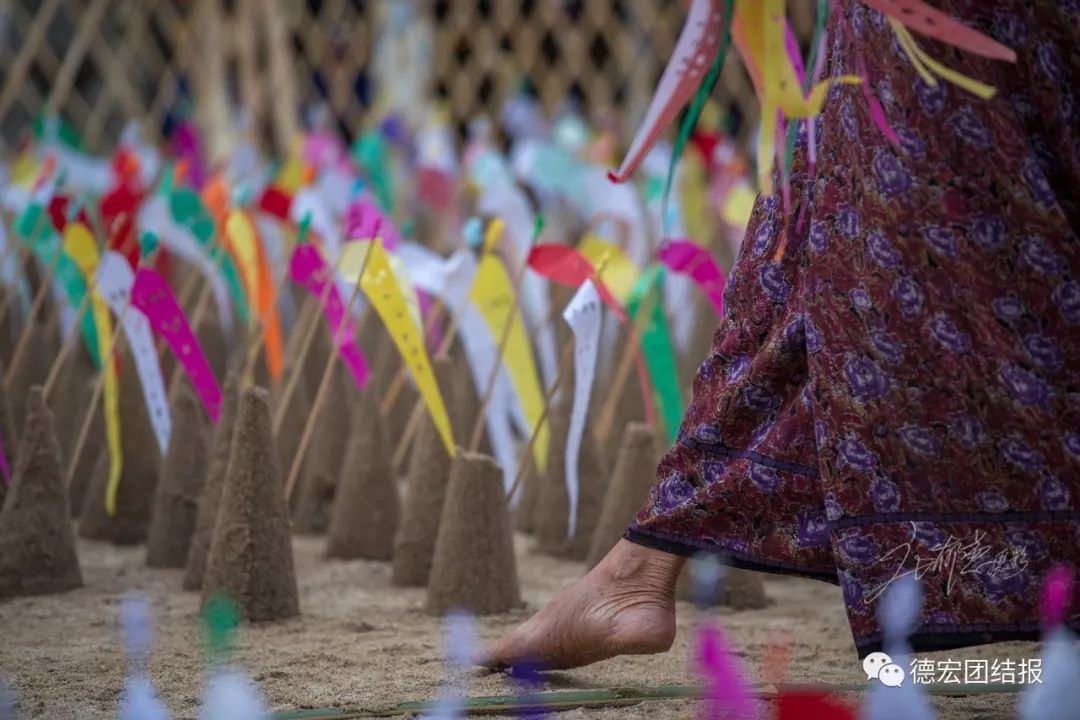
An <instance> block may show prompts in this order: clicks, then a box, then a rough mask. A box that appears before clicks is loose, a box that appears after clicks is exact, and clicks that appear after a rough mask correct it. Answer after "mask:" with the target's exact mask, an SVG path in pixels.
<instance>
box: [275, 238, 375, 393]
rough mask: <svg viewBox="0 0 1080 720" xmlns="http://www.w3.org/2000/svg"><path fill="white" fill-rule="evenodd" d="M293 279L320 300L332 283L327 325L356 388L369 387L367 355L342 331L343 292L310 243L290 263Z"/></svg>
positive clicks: (326, 307) (325, 308) (302, 245)
mask: <svg viewBox="0 0 1080 720" xmlns="http://www.w3.org/2000/svg"><path fill="white" fill-rule="evenodd" d="M289 275H290V276H291V277H292V279H293V281H294V282H298V283H300V284H301V285H303V286H304V289H306V290H307V291H308V292H309V293H311V294H312V295H313V296H314V297H315V298H316V299H321V298H322V297H323V292H324V291H325V290H326V284H327V283H328V282H329V283H331V285H330V288H329V292H327V294H326V302H325V303H324V304H323V306H322V311H323V314H324V315H325V316H326V322H327V324H328V325H329V326H330V331H331V332H332V333H333V336H334V337H335V338H336V339H337V341H338V342H337V346H338V352H339V353H341V359H342V360H344V361H345V365H346V367H348V368H349V372H350V373H351V374H352V376H353V380H354V381H355V382H356V387H358V388H360V389H361V390H362V389H363V388H364V385H366V384H367V379H368V366H367V361H366V360H365V359H364V353H363V352H361V351H360V346H359V345H357V344H356V338H355V337H353V334H352V333H350V332H348V331H347V330H341V327H342V325H343V324H344V323H346V322H347V320H346V318H345V303H344V302H343V301H342V299H341V291H340V290H338V288H337V285H336V284H333V280H332V277H331V275H332V271H331V268H329V267H328V266H327V265H326V261H325V260H323V257H322V255H321V254H320V253H319V249H318V248H317V247H315V246H314V245H311V244H310V243H300V244H299V245H297V246H296V249H294V250H293V254H292V260H290V262H289Z"/></svg>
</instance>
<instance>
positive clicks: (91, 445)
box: [53, 378, 108, 520]
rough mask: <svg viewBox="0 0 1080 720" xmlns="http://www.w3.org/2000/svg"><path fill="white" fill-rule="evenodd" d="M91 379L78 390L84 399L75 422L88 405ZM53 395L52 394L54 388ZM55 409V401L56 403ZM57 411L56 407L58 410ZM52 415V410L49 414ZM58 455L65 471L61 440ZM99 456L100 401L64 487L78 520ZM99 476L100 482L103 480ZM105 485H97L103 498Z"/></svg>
mask: <svg viewBox="0 0 1080 720" xmlns="http://www.w3.org/2000/svg"><path fill="white" fill-rule="evenodd" d="M94 382H95V380H94V379H92V378H91V379H89V380H87V381H86V383H85V384H84V385H83V389H82V393H83V397H84V398H85V402H84V403H83V404H82V410H81V411H80V412H79V415H78V421H79V422H82V418H83V417H84V415H85V413H86V411H87V408H88V407H89V403H90V397H91V396H92V394H93V386H94ZM53 395H54V396H55V395H56V392H55V391H54V393H53ZM57 408H59V404H58V405H57ZM58 411H59V410H58ZM53 414H54V415H55V414H56V412H54V413H53ZM73 432H75V433H78V432H79V429H78V428H76V429H75V430H74V431H73ZM74 443H75V438H72V439H71V440H70V441H69V444H70V445H74ZM60 451H61V456H63V457H64V468H65V470H66V469H67V468H69V467H70V466H71V458H70V457H67V456H64V455H63V442H62V441H61V447H60ZM74 451H75V448H74V447H71V448H69V450H68V454H69V455H70V454H71V453H73V452H74ZM102 455H108V450H107V449H106V441H105V418H104V417H103V416H102V414H101V404H100V401H99V403H98V405H97V406H96V407H95V409H94V415H93V417H92V418H91V420H90V428H89V430H88V431H87V435H86V442H85V443H83V449H82V453H81V454H80V455H79V461H78V463H76V465H75V473H74V475H72V477H71V484H70V485H69V486H68V500H69V501H70V502H71V507H72V508H77V510H75V511H74V512H76V513H77V517H78V518H79V519H80V520H81V519H82V514H83V510H84V509H85V508H86V496H87V493H88V492H89V491H90V486H91V484H92V483H93V479H94V473H95V468H97V466H98V459H99V458H100V457H101V456H102ZM106 479H107V477H106V478H103V481H104V480H106ZM104 493H105V485H104V484H103V485H102V486H101V495H100V497H102V498H104V497H105V494H104ZM104 510H105V506H104V505H102V506H101V511H102V513H104Z"/></svg>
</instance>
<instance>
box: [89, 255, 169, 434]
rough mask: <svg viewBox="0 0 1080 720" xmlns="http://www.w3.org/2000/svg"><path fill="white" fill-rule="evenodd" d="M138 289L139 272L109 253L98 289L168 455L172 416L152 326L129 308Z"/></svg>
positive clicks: (100, 270) (102, 265) (99, 271)
mask: <svg viewBox="0 0 1080 720" xmlns="http://www.w3.org/2000/svg"><path fill="white" fill-rule="evenodd" d="M134 286H135V273H134V272H133V271H132V269H131V265H129V264H128V261H127V259H126V258H125V257H124V256H123V255H121V254H120V253H118V252H117V251H115V250H106V251H105V253H104V254H103V255H102V257H101V262H100V263H99V264H98V267H97V289H98V292H99V293H101V297H102V298H103V299H104V300H105V302H106V304H108V306H109V308H110V309H111V310H112V312H113V314H114V315H116V317H118V318H119V319H120V323H121V327H123V329H124V337H126V338H127V342H128V348H129V349H130V350H131V355H132V357H133V358H134V361H135V370H136V372H137V374H138V376H139V384H140V385H141V386H142V391H143V399H144V400H145V401H146V411H147V416H148V417H149V418H150V424H151V425H153V428H154V437H155V438H156V439H157V443H158V448H159V449H160V450H161V453H162V455H164V454H165V451H166V450H167V449H168V447H169V436H170V435H171V434H172V416H171V414H170V411H169V400H168V395H167V394H166V392H165V379H164V378H163V377H162V375H161V364H160V363H159V362H158V357H157V349H156V348H155V347H154V336H153V334H152V333H151V332H150V323H149V321H148V320H147V319H146V316H145V315H143V314H142V313H141V312H139V311H138V310H137V309H135V308H131V309H129V306H130V305H131V289H132V288H133V287H134Z"/></svg>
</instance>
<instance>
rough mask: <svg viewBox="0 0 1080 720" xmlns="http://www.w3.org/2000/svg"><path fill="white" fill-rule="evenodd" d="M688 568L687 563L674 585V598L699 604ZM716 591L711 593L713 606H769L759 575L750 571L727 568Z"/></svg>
mask: <svg viewBox="0 0 1080 720" xmlns="http://www.w3.org/2000/svg"><path fill="white" fill-rule="evenodd" d="M689 567H690V563H687V564H686V567H685V568H684V569H683V572H682V573H681V574H680V575H679V581H678V583H677V584H676V585H675V597H676V598H678V599H679V600H684V601H686V602H693V603H700V602H701V599H700V598H698V597H695V593H694V583H693V580H692V578H691V576H690V570H689ZM716 590H717V592H715V593H713V595H714V596H715V597H716V600H715V604H716V605H724V606H726V607H729V608H731V609H732V610H760V609H761V608H763V607H767V606H768V605H769V598H768V596H767V595H766V594H765V584H764V583H763V582H762V576H761V573H759V572H753V571H752V570H743V569H741V568H728V569H727V572H726V573H724V575H723V576H722V577H721V578H719V579H718V587H717V588H716Z"/></svg>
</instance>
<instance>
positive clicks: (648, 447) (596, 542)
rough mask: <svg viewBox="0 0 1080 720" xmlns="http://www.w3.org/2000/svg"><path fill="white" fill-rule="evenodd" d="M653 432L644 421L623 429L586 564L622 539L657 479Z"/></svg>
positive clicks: (595, 561) (598, 559) (597, 560)
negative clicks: (616, 457)
mask: <svg viewBox="0 0 1080 720" xmlns="http://www.w3.org/2000/svg"><path fill="white" fill-rule="evenodd" d="M659 460H660V459H659V458H658V457H657V454H656V445H655V444H654V443H653V435H652V431H651V430H649V427H648V426H647V425H645V424H644V423H631V424H630V425H627V426H626V430H625V431H624V432H623V437H622V443H621V444H620V446H619V455H618V460H617V461H616V463H615V470H614V472H612V476H611V483H610V484H609V485H608V489H607V495H606V496H605V498H604V507H603V510H602V511H601V513H600V520H599V522H597V524H596V530H595V531H594V532H593V537H592V544H591V547H590V548H589V555H588V557H587V558H586V560H585V562H586V564H587V565H588V566H589V567H590V568H591V567H594V566H595V565H596V563H598V562H600V560H601V559H602V558H603V557H604V555H607V552H608V550H610V549H611V548H612V547H613V546H614V545H615V543H617V542H618V541H619V538H621V537H622V535H623V533H624V532H625V531H626V526H627V525H628V524H629V523H630V521H631V520H633V519H634V514H635V513H637V511H638V509H639V508H640V507H641V506H642V504H644V502H645V499H646V498H647V497H648V495H649V488H651V487H652V486H653V483H654V482H656V465H657V463H658V462H659Z"/></svg>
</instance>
